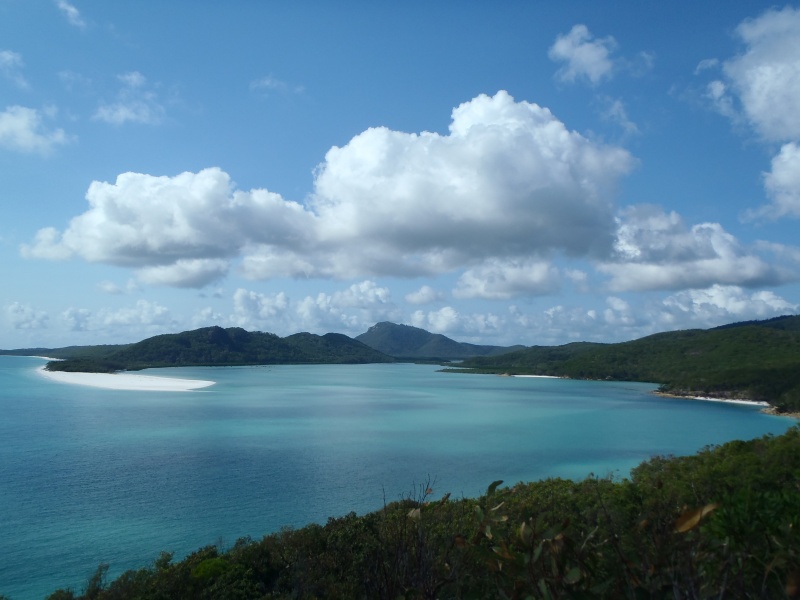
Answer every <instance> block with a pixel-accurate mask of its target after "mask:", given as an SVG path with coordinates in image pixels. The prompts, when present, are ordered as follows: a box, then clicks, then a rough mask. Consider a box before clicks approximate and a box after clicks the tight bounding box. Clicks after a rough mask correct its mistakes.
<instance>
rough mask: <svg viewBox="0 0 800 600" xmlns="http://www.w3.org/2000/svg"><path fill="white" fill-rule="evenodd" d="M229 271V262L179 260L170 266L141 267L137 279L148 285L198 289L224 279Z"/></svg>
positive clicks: (212, 259) (205, 259) (219, 260)
mask: <svg viewBox="0 0 800 600" xmlns="http://www.w3.org/2000/svg"><path fill="white" fill-rule="evenodd" d="M229 269H230V264H229V262H228V261H227V260H224V259H220V258H192V259H183V258H181V259H179V260H177V261H176V262H175V263H173V264H171V265H159V266H155V267H143V268H142V269H140V270H139V272H138V278H139V280H140V281H142V282H144V283H147V284H150V285H169V286H175V287H186V288H200V287H204V286H206V285H208V284H209V283H212V282H214V281H217V280H219V279H221V278H222V277H225V275H227V274H228V270H229Z"/></svg>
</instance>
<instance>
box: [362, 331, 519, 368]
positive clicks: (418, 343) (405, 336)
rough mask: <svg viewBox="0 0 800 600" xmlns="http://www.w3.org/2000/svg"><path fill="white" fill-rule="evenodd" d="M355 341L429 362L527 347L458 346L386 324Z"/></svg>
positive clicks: (436, 336)
mask: <svg viewBox="0 0 800 600" xmlns="http://www.w3.org/2000/svg"><path fill="white" fill-rule="evenodd" d="M355 339H356V340H358V341H359V342H362V343H364V344H366V345H367V346H369V347H370V348H373V349H375V350H378V351H379V352H383V353H384V354H388V355H389V356H394V357H395V358H411V359H428V360H433V359H464V358H469V357H472V356H493V355H496V354H502V353H504V352H510V351H513V350H519V349H522V348H524V346H511V347H505V346H481V345H476V344H467V343H464V342H456V341H455V340H452V339H450V338H449V337H446V336H444V335H441V334H438V333H431V332H429V331H426V330H424V329H420V328H419V327H412V326H411V325H397V324H395V323H389V322H387V321H383V322H381V323H377V324H375V325H373V326H372V327H370V328H369V329H368V330H367V331H366V332H365V333H362V334H361V335H359V336H356V338H355Z"/></svg>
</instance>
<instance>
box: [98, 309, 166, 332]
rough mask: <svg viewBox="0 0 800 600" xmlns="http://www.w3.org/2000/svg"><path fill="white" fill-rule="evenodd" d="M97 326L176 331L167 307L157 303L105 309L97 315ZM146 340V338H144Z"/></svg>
mask: <svg viewBox="0 0 800 600" xmlns="http://www.w3.org/2000/svg"><path fill="white" fill-rule="evenodd" d="M96 317H97V318H96V321H95V326H100V327H119V326H122V327H144V328H145V329H147V328H149V327H153V326H155V327H156V328H157V329H161V328H168V329H174V325H175V321H174V320H173V318H172V315H171V314H170V311H169V309H168V308H167V307H165V306H161V305H160V304H158V303H156V302H149V301H147V300H138V301H137V302H136V304H135V305H134V306H132V307H126V308H120V309H116V310H112V309H104V310H102V311H99V312H98V313H97V315H96ZM142 339H144V336H143V337H142Z"/></svg>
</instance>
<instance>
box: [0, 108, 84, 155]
mask: <svg viewBox="0 0 800 600" xmlns="http://www.w3.org/2000/svg"><path fill="white" fill-rule="evenodd" d="M48 113H50V114H52V111H46V112H45V114H44V116H49V115H48ZM68 141H69V138H68V137H67V134H66V133H64V130H63V129H52V130H48V129H47V128H46V126H45V123H44V118H43V113H42V112H40V111H38V110H36V109H33V108H26V107H24V106H9V107H8V108H6V110H5V111H3V112H0V147H3V148H7V149H9V150H15V151H19V152H27V153H38V154H42V155H47V154H50V153H51V152H52V151H53V150H54V149H55V148H56V147H57V146H61V145H63V144H66V143H67V142H68Z"/></svg>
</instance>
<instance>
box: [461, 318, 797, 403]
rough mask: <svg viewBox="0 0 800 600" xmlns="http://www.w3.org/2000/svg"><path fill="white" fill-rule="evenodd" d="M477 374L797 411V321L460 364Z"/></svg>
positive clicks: (537, 350)
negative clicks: (635, 387)
mask: <svg viewBox="0 0 800 600" xmlns="http://www.w3.org/2000/svg"><path fill="white" fill-rule="evenodd" d="M461 366H463V367H467V368H471V369H473V370H476V371H479V372H484V373H509V374H533V375H556V376H561V377H570V378H574V379H613V380H625V381H648V382H652V383H659V384H662V388H661V389H662V391H665V392H671V393H676V394H686V395H709V396H719V397H739V398H749V399H754V400H764V401H767V402H769V403H770V404H772V405H773V406H775V407H776V408H777V409H779V410H784V411H789V410H791V411H798V410H800V316H786V317H779V318H776V319H769V320H767V321H750V322H746V323H734V324H732V325H726V326H723V327H717V328H715V329H708V330H702V329H691V330H686V331H673V332H666V333H658V334H655V335H651V336H648V337H644V338H641V339H638V340H633V341H630V342H623V343H618V344H593V343H583V342H582V343H573V344H566V345H563V346H532V347H530V348H526V349H524V350H520V351H517V352H511V353H508V354H502V355H499V356H493V357H476V358H472V359H468V360H465V361H464V362H463V363H462V365H461Z"/></svg>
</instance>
